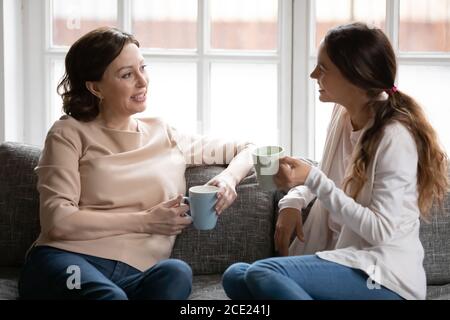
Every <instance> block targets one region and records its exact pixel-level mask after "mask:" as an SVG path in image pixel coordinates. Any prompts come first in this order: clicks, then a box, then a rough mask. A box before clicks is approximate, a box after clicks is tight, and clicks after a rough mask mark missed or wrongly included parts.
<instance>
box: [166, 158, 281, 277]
mask: <svg viewBox="0 0 450 320" xmlns="http://www.w3.org/2000/svg"><path fill="white" fill-rule="evenodd" d="M223 169H224V168H223V167H219V166H208V167H204V166H200V167H192V168H189V169H188V170H187V174H186V178H187V181H186V182H187V188H189V187H191V186H195V185H202V184H205V183H206V182H208V181H209V180H210V179H211V178H212V177H214V176H215V175H217V174H219V173H220V172H221V171H222V170H223ZM236 191H237V193H238V197H237V199H236V201H235V202H234V203H233V205H232V206H231V207H229V208H228V209H226V210H225V211H224V212H223V213H222V214H221V216H220V217H219V219H218V221H217V225H216V227H215V228H214V229H213V230H210V231H198V230H196V229H195V228H194V227H193V226H190V227H188V229H187V230H185V231H184V232H183V233H182V234H181V235H180V236H178V237H177V240H176V242H175V247H174V250H173V255H172V256H173V257H174V258H178V259H182V260H184V261H186V262H187V263H189V265H190V266H191V267H192V269H193V272H194V274H214V273H222V272H223V271H224V270H225V269H226V268H227V267H228V266H229V265H230V264H232V263H234V262H238V261H242V262H253V261H255V260H258V259H263V258H267V257H271V256H273V232H274V230H273V222H274V211H275V210H274V197H273V193H271V192H265V191H262V190H260V189H259V188H258V187H257V186H256V178H255V175H254V173H252V174H251V175H249V176H248V177H246V178H245V179H244V180H243V181H242V182H241V183H240V184H239V185H238V186H237V190H236Z"/></svg>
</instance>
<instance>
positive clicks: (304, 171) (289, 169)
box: [274, 157, 311, 191]
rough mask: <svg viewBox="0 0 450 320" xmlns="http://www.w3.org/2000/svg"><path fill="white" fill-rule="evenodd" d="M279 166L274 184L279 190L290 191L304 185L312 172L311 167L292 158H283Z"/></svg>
mask: <svg viewBox="0 0 450 320" xmlns="http://www.w3.org/2000/svg"><path fill="white" fill-rule="evenodd" d="M279 164H280V165H279V168H278V173H277V174H276V175H275V177H274V182H275V184H276V185H277V187H278V188H280V189H281V190H284V191H289V190H290V189H292V188H293V187H296V186H299V185H302V184H304V183H305V181H306V178H307V177H308V175H309V172H310V171H311V165H309V164H308V163H306V162H304V161H302V160H297V159H294V158H291V157H283V158H281V159H280V160H279Z"/></svg>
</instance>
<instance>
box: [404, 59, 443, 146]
mask: <svg viewBox="0 0 450 320" xmlns="http://www.w3.org/2000/svg"><path fill="white" fill-rule="evenodd" d="M418 79H420V81H418ZM449 83H450V66H439V67H438V66H435V67H431V66H405V65H402V66H400V68H399V81H398V86H399V89H400V90H402V91H403V92H405V93H407V94H408V93H410V94H411V96H412V97H413V98H414V99H416V101H417V102H419V103H420V104H421V106H422V107H423V108H424V110H425V112H426V114H427V116H428V119H429V120H430V122H431V124H432V125H433V127H434V128H435V129H436V131H437V132H438V134H439V138H440V139H441V142H442V144H443V145H444V147H445V148H446V150H447V153H448V152H450V126H449V125H448V120H449V119H450V108H449V107H448V88H449Z"/></svg>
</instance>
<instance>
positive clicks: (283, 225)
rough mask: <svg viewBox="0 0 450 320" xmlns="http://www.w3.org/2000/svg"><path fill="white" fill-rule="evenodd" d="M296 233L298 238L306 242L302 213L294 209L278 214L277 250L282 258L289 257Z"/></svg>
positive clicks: (276, 230)
mask: <svg viewBox="0 0 450 320" xmlns="http://www.w3.org/2000/svg"><path fill="white" fill-rule="evenodd" d="M294 231H295V234H296V236H297V238H298V239H299V240H300V241H302V242H304V241H305V237H304V235H303V222H302V215H301V212H300V211H299V210H297V209H294V208H285V209H283V210H281V211H280V213H279V214H278V220H277V224H276V227H275V239H274V240H275V250H276V251H278V253H279V255H280V256H288V255H289V245H290V244H291V239H292V235H293V233H294Z"/></svg>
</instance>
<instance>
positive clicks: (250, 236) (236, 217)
mask: <svg viewBox="0 0 450 320" xmlns="http://www.w3.org/2000/svg"><path fill="white" fill-rule="evenodd" d="M40 152H41V150H40V149H39V148H38V147H35V146H30V145H25V144H20V143H11V142H8V143H3V144H1V145H0V163H1V164H2V165H1V167H0V266H3V267H17V266H21V265H22V264H23V261H24V256H25V252H26V250H27V249H28V248H29V247H30V245H31V244H32V243H33V242H34V241H35V240H36V238H37V236H38V235H39V232H40V226H39V195H38V192H37V189H36V183H37V176H36V175H35V173H34V168H35V167H36V165H37V162H38V160H39V156H40ZM223 169H224V168H223V167H220V166H208V167H192V168H188V169H187V170H186V183H187V187H188V188H189V187H190V186H193V185H200V184H205V183H206V182H207V181H209V180H210V179H211V178H212V177H213V176H215V175H217V174H218V173H219V172H221V171H222V170H223ZM237 192H238V199H237V200H236V201H235V202H234V204H233V205H232V206H231V207H230V208H228V209H227V210H226V211H225V212H224V213H223V214H222V216H221V217H220V218H219V220H218V224H217V227H216V228H215V229H214V230H212V231H197V230H195V229H194V228H193V227H189V228H188V229H187V230H186V231H185V232H183V234H182V235H180V236H178V237H177V240H176V242H175V247H174V250H173V257H174V258H179V259H182V260H184V261H186V262H187V263H189V264H190V265H191V266H192V269H193V271H194V273H195V274H212V273H221V272H223V271H224V270H225V269H226V268H227V267H228V266H229V265H230V264H231V263H233V262H236V261H247V262H252V261H255V260H258V259H263V258H267V257H270V256H273V253H274V252H273V231H274V230H273V222H274V212H275V209H274V198H273V195H272V194H271V193H268V192H264V191H261V190H259V188H258V187H257V184H256V179H255V176H254V175H253V174H252V175H250V176H248V177H247V178H245V179H244V180H243V181H242V183H241V184H240V185H239V186H238V187H237Z"/></svg>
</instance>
